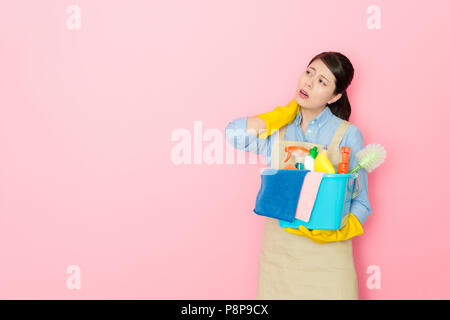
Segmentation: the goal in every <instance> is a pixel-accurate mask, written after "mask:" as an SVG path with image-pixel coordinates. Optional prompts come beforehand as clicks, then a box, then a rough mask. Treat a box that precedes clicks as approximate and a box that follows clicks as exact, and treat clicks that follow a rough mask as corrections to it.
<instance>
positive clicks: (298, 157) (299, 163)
mask: <svg viewBox="0 0 450 320" xmlns="http://www.w3.org/2000/svg"><path fill="white" fill-rule="evenodd" d="M292 154H293V155H294V158H295V167H296V168H297V169H298V170H304V169H305V165H304V164H303V163H304V162H305V152H304V151H303V150H295V151H293V152H292Z"/></svg>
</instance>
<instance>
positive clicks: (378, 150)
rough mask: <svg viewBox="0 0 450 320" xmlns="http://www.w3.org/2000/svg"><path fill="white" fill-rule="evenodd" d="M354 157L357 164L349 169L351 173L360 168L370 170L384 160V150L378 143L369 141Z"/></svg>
mask: <svg viewBox="0 0 450 320" xmlns="http://www.w3.org/2000/svg"><path fill="white" fill-rule="evenodd" d="M355 157H356V159H358V165H357V166H356V167H355V168H353V169H352V171H350V173H351V174H352V173H355V172H356V171H358V170H359V169H361V168H364V169H366V171H367V172H371V171H372V170H374V169H375V168H377V167H378V166H379V165H380V164H382V163H383V162H384V159H386V150H385V149H384V148H383V146H382V145H380V144H378V143H371V144H368V145H367V146H365V147H364V148H363V149H361V150H360V151H359V152H358V153H356V155H355Z"/></svg>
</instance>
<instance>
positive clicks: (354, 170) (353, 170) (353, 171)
mask: <svg viewBox="0 0 450 320" xmlns="http://www.w3.org/2000/svg"><path fill="white" fill-rule="evenodd" d="M359 169H361V165H360V164H359V163H358V165H357V166H356V167H354V168H353V169H352V171H350V173H355V172H356V171H358V170H359Z"/></svg>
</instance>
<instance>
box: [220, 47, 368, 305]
mask: <svg viewBox="0 0 450 320" xmlns="http://www.w3.org/2000/svg"><path fill="white" fill-rule="evenodd" d="M353 74H354V70H353V66H352V64H351V63H350V61H349V60H348V59H347V57H345V56H344V55H342V54H341V53H338V52H323V53H321V54H319V55H317V56H315V57H314V58H313V59H312V60H311V61H310V63H309V64H308V66H307V68H306V70H305V71H304V72H303V73H302V74H301V76H300V79H299V81H298V84H297V89H296V95H295V98H294V99H293V100H292V101H291V102H289V103H288V104H287V105H286V106H284V107H276V108H275V109H274V110H273V111H271V112H267V113H263V114H260V115H256V116H254V117H243V118H238V119H234V120H233V121H231V122H230V123H229V124H228V126H227V128H226V136H227V140H228V141H229V142H230V143H231V144H233V145H234V146H235V148H237V149H240V150H245V151H249V152H253V153H259V154H262V155H264V156H265V158H266V160H267V163H268V164H269V165H270V166H271V167H272V168H275V169H282V168H283V167H284V166H285V165H286V163H284V159H285V158H286V153H285V151H284V147H285V146H286V145H297V146H303V147H307V148H312V147H313V146H317V147H318V149H319V151H320V150H321V149H323V148H324V146H325V145H327V149H328V157H329V159H330V161H331V163H332V164H333V165H334V167H335V168H337V166H338V162H339V155H340V154H339V152H340V147H341V146H347V147H351V153H350V161H349V168H353V167H355V166H356V165H357V159H356V157H355V154H356V153H357V152H358V151H359V150H361V149H362V148H363V147H364V143H363V138H362V134H361V132H360V130H359V129H358V128H357V127H356V126H355V125H353V124H351V123H349V122H348V119H349V117H350V113H351V108H350V103H349V100H348V97H347V93H346V89H347V88H348V86H349V85H350V83H351V81H352V79H353ZM236 132H240V133H239V134H236ZM359 177H360V183H361V192H360V194H359V195H358V196H357V197H356V198H354V199H353V200H352V202H351V206H350V213H349V214H348V215H347V217H346V219H347V220H346V221H347V222H346V224H345V225H344V226H343V227H342V228H341V229H339V230H335V231H332V230H331V231H330V230H309V229H306V228H305V227H304V226H300V227H299V229H291V228H286V229H283V228H281V227H280V226H279V224H278V220H276V219H272V218H265V219H266V221H265V225H264V234H263V239H262V244H261V251H260V257H259V276H258V295H257V298H258V299H358V283H357V276H356V271H355V266H354V261H353V248H352V239H351V238H352V237H354V236H357V235H360V234H362V233H363V232H364V231H363V229H362V224H364V222H365V221H366V219H367V218H368V216H369V215H370V213H371V208H370V204H369V200H368V188H367V172H366V171H365V170H363V169H362V170H360V171H359Z"/></svg>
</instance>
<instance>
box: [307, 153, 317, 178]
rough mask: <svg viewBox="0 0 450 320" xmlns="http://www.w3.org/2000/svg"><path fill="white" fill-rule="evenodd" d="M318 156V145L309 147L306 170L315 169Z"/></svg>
mask: <svg viewBox="0 0 450 320" xmlns="http://www.w3.org/2000/svg"><path fill="white" fill-rule="evenodd" d="M316 157H317V147H314V148H311V149H309V154H308V155H307V156H306V157H305V170H309V171H311V172H312V171H314V162H315V159H316Z"/></svg>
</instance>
